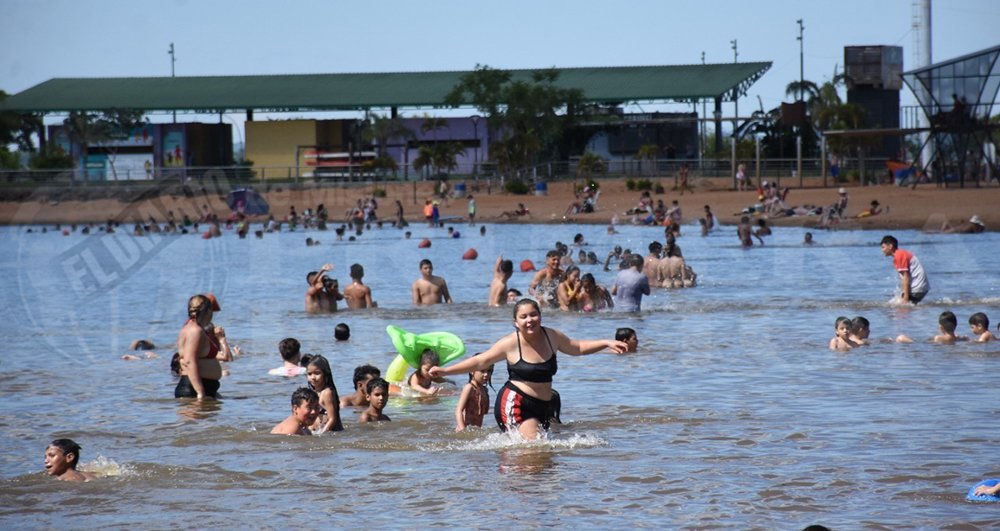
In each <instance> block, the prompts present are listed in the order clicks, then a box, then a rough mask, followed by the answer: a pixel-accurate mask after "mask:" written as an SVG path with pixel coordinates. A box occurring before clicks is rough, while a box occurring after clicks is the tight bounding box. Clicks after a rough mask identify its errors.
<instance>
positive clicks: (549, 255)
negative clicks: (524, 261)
mask: <svg viewBox="0 0 1000 531" xmlns="http://www.w3.org/2000/svg"><path fill="white" fill-rule="evenodd" d="M553 256H554V257H556V258H562V253H560V252H559V251H558V250H556V249H552V250H551V251H549V252H547V253H545V259H546V260H548V259H549V258H552V257H553Z"/></svg>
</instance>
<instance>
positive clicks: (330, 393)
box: [306, 356, 344, 433]
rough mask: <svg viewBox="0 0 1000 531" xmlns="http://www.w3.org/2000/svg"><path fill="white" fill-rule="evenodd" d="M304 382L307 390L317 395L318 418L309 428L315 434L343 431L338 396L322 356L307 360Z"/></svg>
mask: <svg viewBox="0 0 1000 531" xmlns="http://www.w3.org/2000/svg"><path fill="white" fill-rule="evenodd" d="M306 381H308V382H309V388H310V389H312V390H313V391H315V392H316V394H317V395H319V417H317V418H316V424H314V425H312V426H311V427H312V430H313V431H314V432H316V433H324V432H327V431H341V430H343V429H344V425H343V424H342V423H341V421H340V396H338V395H337V386H336V385H334V383H333V371H331V370H330V362H329V361H327V360H326V358H324V357H323V356H313V357H311V358H309V364H308V365H306Z"/></svg>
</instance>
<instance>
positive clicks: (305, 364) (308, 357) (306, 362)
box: [299, 354, 313, 367]
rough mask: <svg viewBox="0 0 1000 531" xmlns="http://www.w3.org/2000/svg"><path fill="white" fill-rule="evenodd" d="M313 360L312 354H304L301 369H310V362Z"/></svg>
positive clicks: (300, 364)
mask: <svg viewBox="0 0 1000 531" xmlns="http://www.w3.org/2000/svg"><path fill="white" fill-rule="evenodd" d="M312 359H313V355H312V354H303V355H302V357H301V358H299V367H309V362H310V361H312Z"/></svg>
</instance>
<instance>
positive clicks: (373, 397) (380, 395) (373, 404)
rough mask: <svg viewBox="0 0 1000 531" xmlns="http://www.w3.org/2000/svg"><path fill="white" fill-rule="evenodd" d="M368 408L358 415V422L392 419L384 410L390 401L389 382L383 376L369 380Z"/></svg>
mask: <svg viewBox="0 0 1000 531" xmlns="http://www.w3.org/2000/svg"><path fill="white" fill-rule="evenodd" d="M366 390H367V393H368V396H367V398H368V409H366V410H364V411H363V412H362V413H361V415H360V416H359V417H358V422H362V423H364V422H378V421H383V420H392V419H390V418H389V416H388V415H386V414H385V413H383V412H382V410H384V409H385V406H386V404H388V403H389V382H387V381H385V380H383V379H382V378H372V379H371V380H368V385H367V388H366Z"/></svg>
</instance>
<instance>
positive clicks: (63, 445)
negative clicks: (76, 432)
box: [49, 439, 80, 469]
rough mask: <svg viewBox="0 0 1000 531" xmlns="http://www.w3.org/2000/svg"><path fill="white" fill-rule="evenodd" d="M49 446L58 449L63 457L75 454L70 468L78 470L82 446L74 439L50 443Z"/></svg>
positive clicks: (57, 440)
mask: <svg viewBox="0 0 1000 531" xmlns="http://www.w3.org/2000/svg"><path fill="white" fill-rule="evenodd" d="M49 446H51V447H53V448H58V449H59V451H61V452H62V453H63V455H64V456H65V455H69V454H73V460H72V461H70V462H69V467H70V468H72V469H76V464H77V463H79V462H80V445H79V444H76V441H74V440H73V439H56V440H54V441H52V442H51V443H49Z"/></svg>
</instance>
